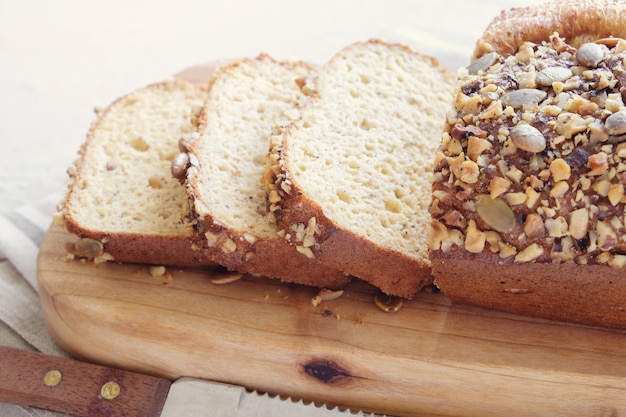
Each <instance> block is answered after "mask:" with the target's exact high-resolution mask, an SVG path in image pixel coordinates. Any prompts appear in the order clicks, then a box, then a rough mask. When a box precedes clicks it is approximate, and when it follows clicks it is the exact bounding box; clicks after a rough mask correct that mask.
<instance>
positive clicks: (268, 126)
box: [185, 54, 349, 288]
mask: <svg viewBox="0 0 626 417" xmlns="http://www.w3.org/2000/svg"><path fill="white" fill-rule="evenodd" d="M310 70H311V68H310V67H309V66H308V65H307V64H305V63H302V62H291V61H286V62H285V61H281V62H279V61H276V60H274V59H272V58H271V57H269V56H268V55H266V54H262V55H260V56H259V57H257V58H256V59H243V60H240V61H237V62H234V63H231V64H229V65H226V66H224V67H222V68H220V70H219V71H218V72H217V73H216V75H215V78H214V79H213V82H212V83H211V85H210V87H209V91H208V98H207V100H206V102H205V105H204V107H203V109H202V111H201V113H200V116H199V126H198V132H195V133H194V134H193V135H191V137H190V139H189V140H188V143H187V150H188V154H189V159H190V166H189V168H188V169H187V178H186V186H187V191H188V194H189V201H188V207H187V209H188V211H187V213H186V215H185V216H186V218H187V219H188V221H189V223H190V225H191V226H192V227H193V228H194V229H195V231H196V238H195V243H194V246H195V248H196V249H197V250H198V252H200V253H203V254H205V255H206V256H207V257H209V258H210V259H212V260H214V261H215V262H217V263H219V264H221V265H224V266H225V267H227V268H228V269H231V270H237V271H240V272H247V273H252V274H258V275H263V276H266V277H270V278H278V279H280V280H283V281H286V282H294V283H299V284H305V285H311V286H316V287H332V288H337V287H341V286H343V285H345V284H346V283H347V282H348V280H349V278H348V277H347V276H346V275H345V274H343V273H342V272H341V271H338V270H336V269H333V268H329V267H327V266H325V265H323V264H320V263H318V262H315V261H313V260H311V259H309V258H307V257H306V256H304V255H303V254H301V253H299V252H298V251H297V250H296V249H295V248H294V247H292V246H291V245H289V243H288V242H286V241H285V240H284V239H283V238H282V237H280V236H279V235H278V232H279V231H278V229H277V228H276V225H275V224H273V223H272V222H271V221H270V219H269V218H268V217H267V216H266V210H265V207H266V204H265V188H264V186H263V183H262V181H261V179H262V176H263V173H264V164H265V160H266V156H267V152H268V149H269V134H270V133H271V132H272V130H273V128H274V125H275V124H276V123H278V122H280V121H282V120H286V119H287V118H288V114H289V112H290V111H292V110H293V108H294V106H296V105H297V103H298V101H299V100H301V99H302V97H303V93H302V92H301V90H300V84H299V82H300V80H301V79H302V78H303V77H305V76H306V75H307V74H308V73H309V71H310Z"/></svg>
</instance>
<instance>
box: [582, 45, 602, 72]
mask: <svg viewBox="0 0 626 417" xmlns="http://www.w3.org/2000/svg"><path fill="white" fill-rule="evenodd" d="M603 58H604V50H603V49H602V47H601V46H600V45H598V44H597V43H593V42H588V43H583V44H582V45H580V48H578V51H576V60H577V61H578V63H579V64H581V65H584V66H586V67H592V68H595V67H596V66H597V65H598V64H599V63H600V61H602V59H603Z"/></svg>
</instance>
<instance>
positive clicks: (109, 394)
mask: <svg viewBox="0 0 626 417" xmlns="http://www.w3.org/2000/svg"><path fill="white" fill-rule="evenodd" d="M120 391H121V388H120V384H118V383H117V382H115V381H109V382H107V383H105V384H104V385H103V386H102V388H100V396H101V397H102V398H104V399H105V400H114V399H115V398H117V396H118V395H120Z"/></svg>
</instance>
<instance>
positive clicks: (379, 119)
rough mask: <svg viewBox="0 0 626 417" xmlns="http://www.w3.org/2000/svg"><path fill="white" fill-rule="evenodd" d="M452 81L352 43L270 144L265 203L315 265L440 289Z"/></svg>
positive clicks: (396, 290)
mask: <svg viewBox="0 0 626 417" xmlns="http://www.w3.org/2000/svg"><path fill="white" fill-rule="evenodd" d="M455 79H456V78H455V76H454V75H453V74H451V73H450V72H448V71H447V70H445V69H443V68H442V67H440V66H439V64H438V62H437V61H436V60H435V59H433V58H430V57H427V56H424V55H420V54H418V53H416V52H414V51H412V50H411V49H409V48H408V47H406V46H404V45H398V44H390V43H386V42H383V41H378V40H371V41H368V42H359V43H355V44H353V45H350V46H348V47H346V48H345V49H343V50H341V51H340V52H339V53H338V54H336V55H335V56H334V57H333V58H332V59H331V60H330V61H329V62H328V63H326V64H325V65H323V66H322V67H321V68H319V71H318V72H317V74H316V75H315V76H314V77H311V78H310V79H308V80H307V83H306V85H305V91H310V94H309V96H310V101H309V102H308V103H306V104H305V105H304V106H302V108H301V109H300V115H299V117H298V119H297V120H295V121H293V122H292V123H291V124H289V125H286V126H285V127H284V128H282V129H280V131H278V132H276V134H275V135H273V137H272V145H271V146H272V147H271V155H270V167H269V172H268V175H267V178H268V180H267V181H268V184H267V187H268V188H269V192H268V203H269V207H270V211H271V212H272V213H273V214H274V216H275V217H276V221H277V224H278V225H280V227H281V228H282V229H283V230H284V236H285V238H286V240H287V241H289V242H290V243H291V244H293V245H294V246H295V247H297V248H298V250H299V251H300V252H302V253H305V254H306V255H307V256H309V257H310V258H311V259H314V260H317V261H319V262H320V263H324V264H327V265H330V266H333V267H335V268H337V269H340V270H342V271H344V272H345V273H346V274H350V275H353V276H356V277H359V278H361V279H363V280H366V281H368V282H370V283H372V284H374V285H375V286H377V287H379V288H380V289H381V290H382V291H384V292H386V293H388V294H391V295H397V296H402V297H407V298H411V297H413V296H414V295H415V293H416V292H417V291H419V290H420V289H421V288H422V287H423V286H425V285H428V284H429V283H431V282H432V277H431V273H430V262H429V259H428V250H427V249H428V246H427V231H428V226H429V223H430V217H429V214H428V206H429V203H430V187H431V174H432V160H433V158H434V155H435V151H436V149H437V146H438V144H439V140H440V137H441V129H442V127H443V124H444V122H445V116H446V111H447V109H448V107H449V104H450V102H451V98H452V91H453V86H454V84H455Z"/></svg>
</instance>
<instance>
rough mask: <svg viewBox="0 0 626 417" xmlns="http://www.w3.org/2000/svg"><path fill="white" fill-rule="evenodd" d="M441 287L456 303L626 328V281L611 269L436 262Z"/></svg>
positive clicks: (450, 259)
mask: <svg viewBox="0 0 626 417" xmlns="http://www.w3.org/2000/svg"><path fill="white" fill-rule="evenodd" d="M432 265H433V273H434V274H435V276H436V279H435V285H437V287H439V289H441V291H442V292H443V293H444V294H446V295H447V296H448V298H450V300H452V301H453V302H458V303H463V304H469V305H474V306H478V307H482V308H488V309H494V310H500V311H506V312H510V313H514V314H519V315H524V316H531V317H538V318H545V319H552V320H559V321H566V322H575V323H580V324H586V325H592V326H601V327H610V328H621V329H625V328H626V300H625V299H624V294H626V276H624V271H622V270H620V269H616V268H611V267H609V266H607V265H585V266H581V265H577V264H576V263H575V262H563V263H558V262H555V263H548V264H546V263H530V264H524V265H516V266H511V265H501V264H494V263H487V262H482V261H479V260H476V259H467V258H463V256H462V255H460V256H458V257H455V256H454V255H453V254H447V255H446V256H442V254H441V253H434V254H433V257H432Z"/></svg>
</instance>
